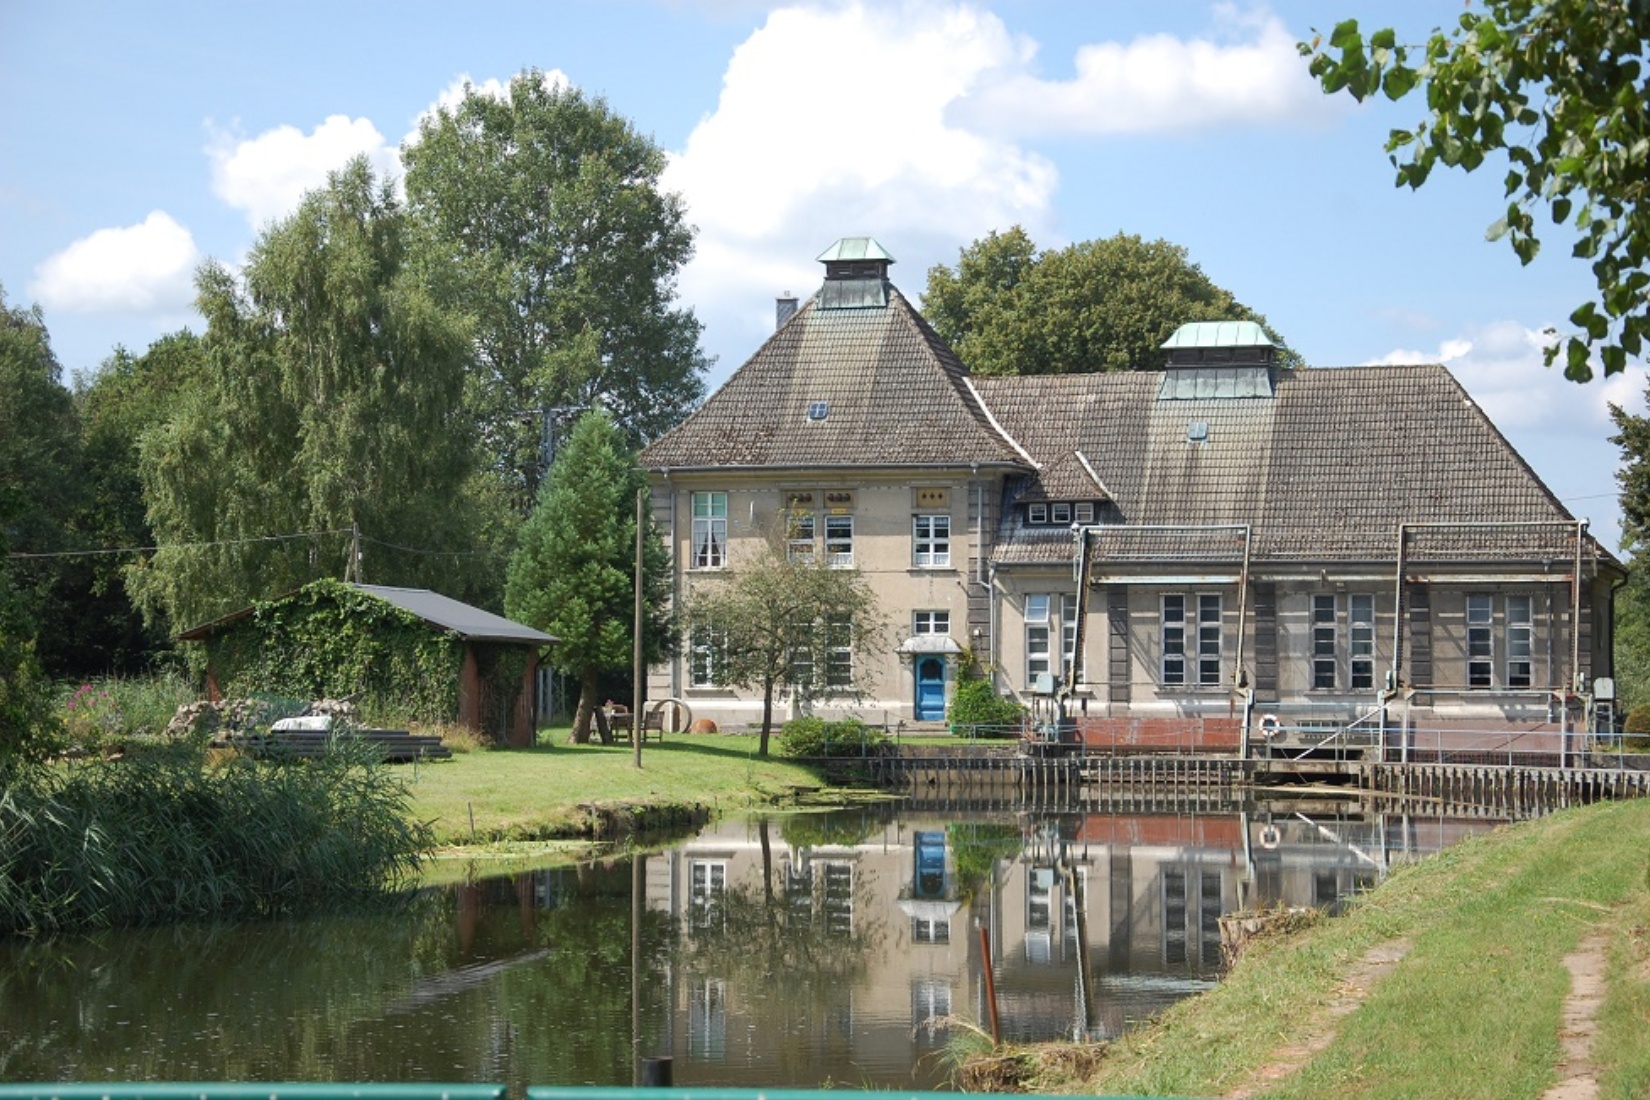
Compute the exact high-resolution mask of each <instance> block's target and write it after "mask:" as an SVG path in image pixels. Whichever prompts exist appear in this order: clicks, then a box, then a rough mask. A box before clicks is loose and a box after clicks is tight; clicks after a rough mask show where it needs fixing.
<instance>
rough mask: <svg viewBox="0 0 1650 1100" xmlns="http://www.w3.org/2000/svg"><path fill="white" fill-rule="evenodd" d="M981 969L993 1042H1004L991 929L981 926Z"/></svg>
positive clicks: (999, 1043)
mask: <svg viewBox="0 0 1650 1100" xmlns="http://www.w3.org/2000/svg"><path fill="white" fill-rule="evenodd" d="M980 969H981V971H983V973H984V976H985V1007H986V1012H987V1013H988V1014H989V1016H990V1017H991V1041H992V1042H993V1043H995V1044H997V1045H998V1046H1001V1045H1002V1042H1003V1031H1002V1027H1001V1026H1000V1025H999V1024H998V1022H997V979H996V977H995V975H993V974H992V973H991V929H989V928H987V927H985V926H984V925H981V926H980Z"/></svg>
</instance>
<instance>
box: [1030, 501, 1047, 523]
mask: <svg viewBox="0 0 1650 1100" xmlns="http://www.w3.org/2000/svg"><path fill="white" fill-rule="evenodd" d="M1026 522H1027V523H1035V524H1044V523H1047V522H1048V505H1046V504H1028V505H1026Z"/></svg>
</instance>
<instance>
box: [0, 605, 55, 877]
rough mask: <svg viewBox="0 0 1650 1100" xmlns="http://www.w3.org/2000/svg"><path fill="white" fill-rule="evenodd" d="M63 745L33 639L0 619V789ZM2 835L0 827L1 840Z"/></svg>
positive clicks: (50, 693) (49, 684) (1, 847)
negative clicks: (30, 639) (22, 635)
mask: <svg viewBox="0 0 1650 1100" xmlns="http://www.w3.org/2000/svg"><path fill="white" fill-rule="evenodd" d="M62 745H63V726H62V722H61V721H60V720H59V719H58V716H57V713H56V710H55V709H54V708H53V707H52V686H51V682H50V681H48V680H47V679H46V675H45V673H44V672H42V671H41V669H40V663H39V662H38V661H37V660H35V656H34V643H33V642H25V641H23V640H22V638H20V637H18V636H17V635H16V634H14V633H11V632H10V631H8V630H7V629H6V626H5V624H4V623H0V790H3V789H4V785H5V783H6V782H8V781H9V779H10V777H11V776H13V775H16V774H18V773H19V772H22V771H24V770H26V769H28V768H29V767H32V766H34V765H38V764H41V763H44V762H45V761H46V760H48V759H49V758H50V757H51V756H52V755H53V754H54V753H56V752H57V751H58V750H59V749H61V748H62ZM5 839H6V833H5V830H4V829H3V828H0V842H3V841H4V840H5ZM0 851H4V844H3V843H0Z"/></svg>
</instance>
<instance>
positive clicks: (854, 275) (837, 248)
mask: <svg viewBox="0 0 1650 1100" xmlns="http://www.w3.org/2000/svg"><path fill="white" fill-rule="evenodd" d="M819 262H820V263H822V264H824V265H825V285H824V286H822V287H820V288H819V308H820V309H884V308H886V307H887V305H888V265H889V264H891V263H893V262H894V258H893V257H892V256H890V255H888V251H887V250H886V249H885V248H883V247H882V246H881V245H880V244H878V243H877V242H876V239H875V238H874V237H843V238H842V239H841V240H839V241H837V242H836V243H835V244H833V245H832V246H831V247H830V248H827V249H826V250H825V251H823V252H821V253H820V254H819Z"/></svg>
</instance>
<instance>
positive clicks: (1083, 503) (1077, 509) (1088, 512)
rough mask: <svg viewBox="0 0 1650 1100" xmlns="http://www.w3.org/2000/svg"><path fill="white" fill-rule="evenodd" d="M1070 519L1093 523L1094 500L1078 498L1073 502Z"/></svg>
mask: <svg viewBox="0 0 1650 1100" xmlns="http://www.w3.org/2000/svg"><path fill="white" fill-rule="evenodd" d="M1072 519H1073V521H1075V522H1077V523H1093V522H1094V502H1093V501H1092V500H1080V501H1078V502H1077V503H1076V504H1074V505H1073V506H1072Z"/></svg>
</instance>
